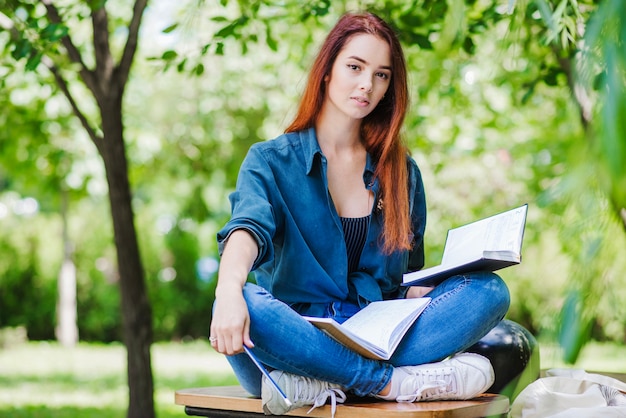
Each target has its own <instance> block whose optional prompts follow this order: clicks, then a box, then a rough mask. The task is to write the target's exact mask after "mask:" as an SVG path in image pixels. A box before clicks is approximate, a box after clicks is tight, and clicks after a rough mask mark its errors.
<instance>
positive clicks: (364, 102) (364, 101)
mask: <svg viewBox="0 0 626 418" xmlns="http://www.w3.org/2000/svg"><path fill="white" fill-rule="evenodd" d="M352 100H355V101H356V102H357V103H359V104H360V105H362V106H367V105H368V104H370V102H369V100H367V99H366V98H365V97H361V96H354V97H352Z"/></svg>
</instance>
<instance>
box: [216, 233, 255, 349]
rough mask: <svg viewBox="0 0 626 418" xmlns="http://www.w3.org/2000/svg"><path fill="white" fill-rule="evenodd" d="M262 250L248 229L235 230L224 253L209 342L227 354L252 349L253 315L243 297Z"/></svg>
mask: <svg viewBox="0 0 626 418" xmlns="http://www.w3.org/2000/svg"><path fill="white" fill-rule="evenodd" d="M258 251H259V248H258V246H257V243H256V241H255V240H254V238H253V237H252V235H251V234H250V233H249V232H247V231H246V230H244V229H237V230H235V231H233V232H232V233H231V234H230V236H229V238H228V241H227V242H226V246H225V248H224V252H223V253H222V260H221V262H220V268H219V272H218V281H217V288H216V289H215V306H214V307H213V319H212V320H211V331H210V333H209V340H210V341H211V346H212V347H213V348H214V349H215V350H217V351H218V352H220V353H222V354H226V355H233V354H238V353H241V352H242V351H243V346H244V344H245V345H246V346H247V347H250V348H252V347H253V346H254V344H253V343H252V340H250V313H249V312H248V305H247V304H246V300H245V299H244V297H243V287H244V286H245V284H246V280H247V278H248V273H249V272H250V269H251V268H252V264H253V263H254V260H255V259H256V256H257V254H258Z"/></svg>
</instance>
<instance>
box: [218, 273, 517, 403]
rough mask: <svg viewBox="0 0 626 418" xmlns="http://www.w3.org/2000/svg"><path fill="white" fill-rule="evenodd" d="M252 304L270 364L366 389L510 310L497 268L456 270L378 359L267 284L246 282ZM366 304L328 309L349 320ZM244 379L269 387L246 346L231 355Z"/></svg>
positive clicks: (257, 390)
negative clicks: (313, 320)
mask: <svg viewBox="0 0 626 418" xmlns="http://www.w3.org/2000/svg"><path fill="white" fill-rule="evenodd" d="M243 294H244V298H245V299H246V302H247V304H248V310H249V312H250V337H251V339H252V341H253V342H254V345H255V346H254V349H253V350H252V351H253V352H254V353H255V354H256V355H257V357H258V358H259V360H260V361H261V362H262V363H264V364H265V365H267V367H268V368H270V369H278V370H283V371H286V372H289V373H293V374H298V375H302V376H307V377H311V378H314V379H319V380H324V381H327V382H332V383H336V384H339V385H341V386H342V387H343V388H344V389H346V390H349V391H351V392H352V393H354V394H356V395H358V396H367V395H373V394H376V393H378V392H380V391H381V390H382V389H383V388H384V387H385V386H386V385H387V384H388V383H389V381H390V379H391V374H392V372H393V367H394V366H408V365H419V364H425V363H433V362H437V361H441V360H443V359H445V358H446V357H448V356H450V355H452V354H455V353H458V352H460V351H463V350H464V349H466V348H468V347H470V346H471V345H472V344H474V343H476V342H477V341H478V340H479V339H481V338H482V337H483V336H485V335H486V334H487V333H488V332H489V331H490V330H491V329H492V328H493V327H494V326H496V325H497V324H498V322H500V320H501V319H502V318H503V317H504V315H505V314H506V312H507V310H508V307H509V301H510V299H509V291H508V289H507V287H506V284H505V283H504V282H503V281H502V279H500V277H499V276H497V275H496V274H494V273H489V272H476V273H470V274H465V275H458V276H454V277H451V278H449V279H447V280H446V281H444V282H443V283H441V284H440V285H439V286H437V287H435V288H434V289H433V290H432V291H431V292H430V293H429V294H428V295H427V296H429V297H431V298H432V302H431V303H430V304H429V305H428V307H427V308H426V309H425V310H424V312H423V313H422V314H421V315H420V317H419V318H418V319H417V321H416V322H415V324H414V325H413V326H412V327H411V329H410V330H409V331H408V333H407V334H406V336H405V337H404V339H403V340H402V342H401V343H400V345H399V346H398V348H397V350H396V352H395V353H394V354H393V356H392V358H391V359H390V360H388V361H378V360H370V359H367V358H365V357H362V356H360V355H359V354H356V353H355V352H353V351H351V350H349V349H348V348H346V347H345V346H343V345H342V344H340V343H338V342H336V341H335V340H333V339H332V338H330V337H329V336H327V335H326V334H325V333H324V332H322V331H320V330H318V329H317V328H315V327H314V326H313V325H311V324H310V323H309V322H307V321H306V320H305V319H303V318H302V317H301V316H300V314H298V313H297V312H296V311H294V310H293V309H292V308H290V307H289V306H288V305H286V304H285V303H283V302H281V301H279V300H277V299H275V298H274V297H273V296H272V295H271V294H270V293H268V292H267V291H266V290H265V289H263V288H261V287H260V286H257V285H254V284H251V283H248V284H246V285H245V286H244V289H243ZM357 310H358V308H357V307H356V306H354V305H352V304H350V303H342V302H335V303H331V304H329V305H328V309H327V314H328V315H327V316H329V317H333V318H335V319H336V320H337V321H338V322H343V321H345V320H346V319H347V318H348V317H350V316H351V315H352V314H354V313H355V312H356V311H357ZM227 359H228V361H229V363H230V365H231V367H232V368H233V370H234V372H235V375H236V376H237V379H238V380H239V383H240V384H241V385H242V386H243V388H244V389H245V390H246V391H248V392H249V393H250V394H252V395H253V396H257V397H258V396H260V394H261V373H260V372H259V370H258V369H257V368H256V367H255V365H254V364H253V363H252V361H251V360H250V359H249V358H248V356H247V355H246V354H245V353H244V354H237V355H234V356H228V357H227Z"/></svg>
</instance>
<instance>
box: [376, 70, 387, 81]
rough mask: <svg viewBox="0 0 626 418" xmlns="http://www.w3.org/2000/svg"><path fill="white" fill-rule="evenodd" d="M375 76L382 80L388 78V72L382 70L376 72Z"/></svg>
mask: <svg viewBox="0 0 626 418" xmlns="http://www.w3.org/2000/svg"><path fill="white" fill-rule="evenodd" d="M376 77H379V78H381V79H383V80H389V74H387V73H383V72H378V73H376Z"/></svg>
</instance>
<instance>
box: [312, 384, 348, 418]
mask: <svg viewBox="0 0 626 418" xmlns="http://www.w3.org/2000/svg"><path fill="white" fill-rule="evenodd" d="M328 398H330V416H331V418H334V417H335V412H336V411H337V402H339V403H344V402H345V401H346V394H345V393H343V391H342V390H341V389H338V388H328V389H326V390H324V391H322V392H320V393H319V394H318V395H317V396H316V397H315V398H314V399H313V406H312V407H311V409H309V410H308V412H307V414H310V413H311V411H312V410H314V409H315V408H318V407H320V406H324V404H326V400H327V399H328Z"/></svg>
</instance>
